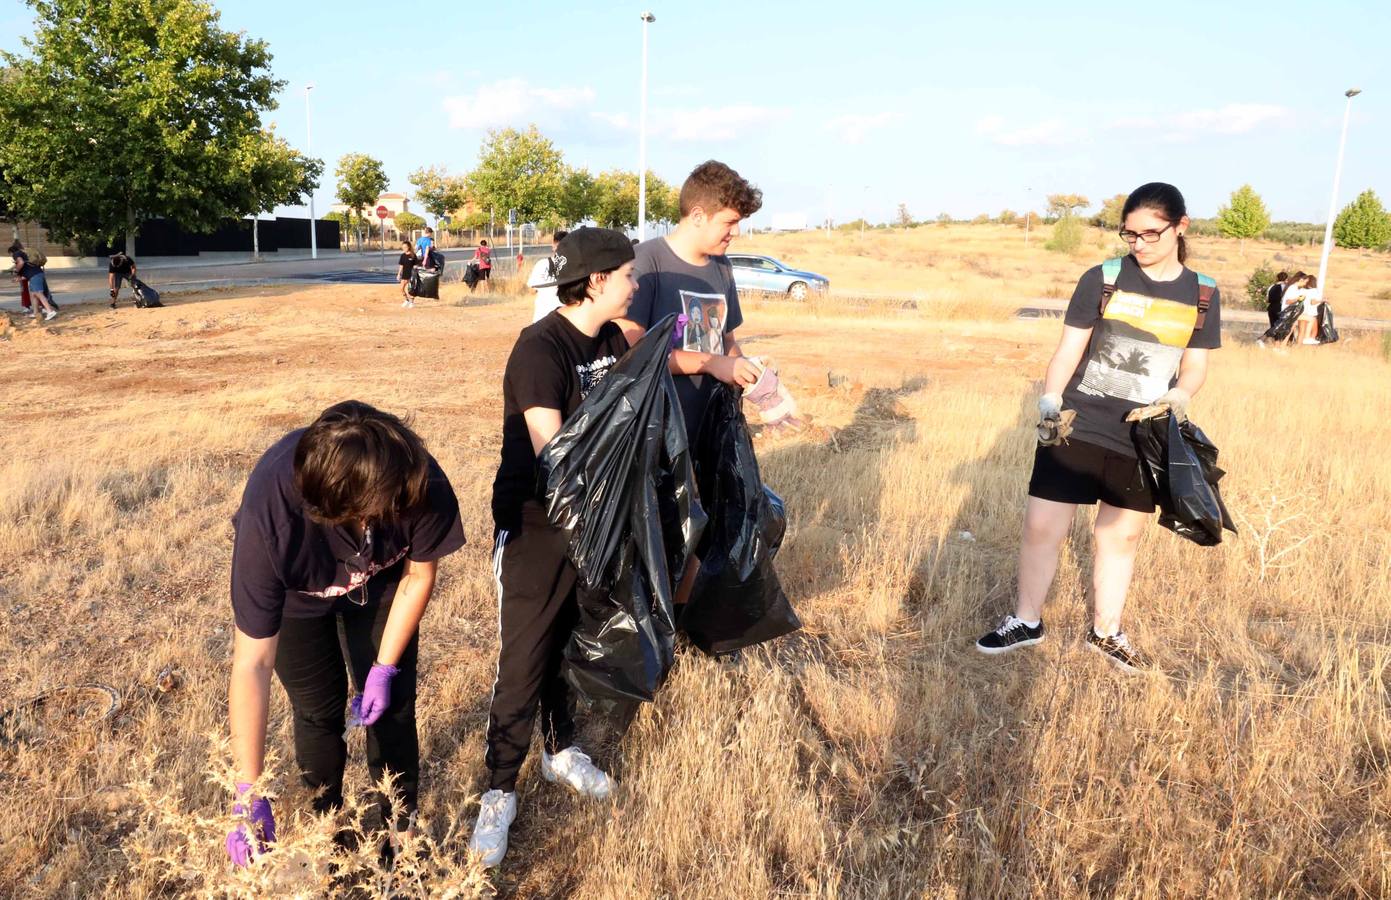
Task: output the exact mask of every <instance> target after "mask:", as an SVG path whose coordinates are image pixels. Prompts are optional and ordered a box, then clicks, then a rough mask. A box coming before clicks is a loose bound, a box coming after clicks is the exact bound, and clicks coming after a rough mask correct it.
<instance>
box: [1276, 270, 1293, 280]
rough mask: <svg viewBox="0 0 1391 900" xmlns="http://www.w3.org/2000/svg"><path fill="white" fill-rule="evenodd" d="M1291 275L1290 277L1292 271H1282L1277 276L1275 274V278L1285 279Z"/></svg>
mask: <svg viewBox="0 0 1391 900" xmlns="http://www.w3.org/2000/svg"><path fill="white" fill-rule="evenodd" d="M1289 277H1290V273H1289V272H1281V273H1280V274H1279V275H1276V276H1275V280H1276V281H1284V280H1285V279H1286V278H1289Z"/></svg>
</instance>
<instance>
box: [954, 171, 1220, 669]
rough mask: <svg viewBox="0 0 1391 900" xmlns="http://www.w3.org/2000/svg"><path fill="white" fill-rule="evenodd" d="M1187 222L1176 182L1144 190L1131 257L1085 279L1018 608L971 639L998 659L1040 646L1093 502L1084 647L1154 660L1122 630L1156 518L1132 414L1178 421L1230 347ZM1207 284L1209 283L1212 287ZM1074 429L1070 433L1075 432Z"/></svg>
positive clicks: (1047, 434) (1055, 383) (1128, 224)
mask: <svg viewBox="0 0 1391 900" xmlns="http://www.w3.org/2000/svg"><path fill="white" fill-rule="evenodd" d="M1188 227H1189V219H1188V214H1187V210H1186V208H1185V205H1184V200H1183V195H1182V194H1181V193H1179V190H1178V189H1177V188H1175V187H1174V186H1173V185H1169V184H1163V183H1160V182H1153V183H1150V184H1145V185H1142V186H1140V187H1139V188H1137V189H1136V190H1135V192H1134V193H1132V194H1131V195H1130V196H1129V197H1128V198H1127V199H1126V202H1125V207H1124V209H1123V212H1122V226H1121V237H1122V238H1123V239H1124V240H1125V241H1126V243H1127V244H1128V245H1129V247H1130V254H1129V255H1128V256H1126V257H1124V258H1122V259H1120V260H1119V261H1116V260H1112V261H1110V262H1108V263H1107V264H1105V265H1102V266H1096V267H1094V268H1092V269H1090V270H1088V271H1087V272H1086V273H1085V274H1083V276H1082V278H1081V279H1080V280H1079V281H1078V282H1077V288H1076V290H1075V291H1074V292H1073V295H1072V301H1071V302H1070V303H1069V305H1068V310H1067V314H1066V317H1065V318H1064V326H1063V334H1062V339H1061V340H1060V341H1059V343H1058V348H1057V350H1056V351H1055V352H1054V354H1053V358H1052V361H1051V362H1050V363H1049V364H1048V371H1047V373H1046V375H1045V378H1044V384H1043V394H1042V396H1041V397H1039V401H1038V409H1039V415H1040V417H1041V421H1040V425H1039V446H1038V447H1037V449H1036V452H1035V455H1034V468H1033V475H1032V477H1031V478H1030V481H1029V500H1028V505H1027V506H1026V508H1025V512H1024V533H1023V539H1022V541H1021V544H1020V548H1019V580H1018V594H1017V599H1016V601H1015V606H1014V610H1013V611H1012V612H1011V613H1010V614H1009V615H1007V616H1005V618H1004V620H1003V621H1002V622H1001V623H1000V625H999V627H998V628H996V629H995V630H994V631H991V632H989V633H987V634H985V635H984V636H983V637H981V638H980V639H979V640H978V641H976V649H977V650H979V651H980V652H982V653H985V654H990V655H997V654H1003V653H1008V652H1010V651H1013V650H1017V649H1019V648H1021V647H1028V646H1032V645H1035V644H1038V643H1040V642H1042V641H1043V637H1044V627H1043V604H1044V600H1045V599H1046V598H1047V596H1048V591H1049V589H1050V588H1051V587H1052V584H1053V578H1054V575H1055V574H1056V573H1057V570H1058V557H1059V554H1060V552H1061V550H1062V545H1063V541H1064V540H1066V539H1067V535H1068V533H1069V531H1070V530H1071V528H1072V521H1073V517H1074V515H1075V513H1076V510H1077V507H1078V506H1079V505H1087V506H1092V505H1094V506H1096V507H1097V511H1096V519H1095V523H1094V525H1093V528H1092V535H1093V539H1094V541H1095V562H1094V570H1093V573H1092V592H1093V597H1092V600H1093V615H1092V623H1091V626H1090V627H1089V628H1087V631H1086V637H1085V642H1086V646H1087V647H1088V648H1089V649H1091V650H1093V651H1095V652H1097V653H1100V654H1101V655H1103V656H1104V657H1106V658H1107V659H1108V660H1109V661H1110V662H1111V663H1113V664H1114V665H1116V666H1118V667H1120V668H1122V669H1126V670H1137V669H1140V668H1143V667H1145V666H1146V665H1147V663H1146V662H1145V660H1144V658H1143V657H1142V656H1141V655H1140V654H1139V652H1138V651H1137V650H1136V649H1135V647H1134V645H1133V644H1132V643H1131V641H1130V639H1129V637H1127V635H1126V633H1125V632H1124V631H1122V630H1121V612H1122V610H1123V609H1124V608H1125V601H1126V595H1127V593H1128V591H1129V589H1130V580H1131V574H1132V573H1133V571H1134V568H1135V552H1136V549H1137V547H1138V545H1139V540H1140V535H1141V534H1142V533H1143V532H1144V529H1145V526H1146V525H1147V524H1148V522H1149V520H1150V517H1151V515H1152V514H1153V512H1154V509H1155V499H1154V497H1153V495H1152V493H1151V490H1150V487H1149V485H1148V484H1147V483H1146V481H1145V478H1144V476H1143V474H1142V472H1141V469H1140V464H1139V460H1138V457H1137V454H1136V449H1135V445H1134V443H1133V442H1132V439H1131V425H1130V423H1128V422H1127V421H1126V415H1127V414H1128V413H1130V412H1131V411H1132V410H1135V409H1138V408H1140V407H1144V406H1164V407H1167V408H1168V410H1169V412H1170V414H1172V415H1174V416H1177V417H1179V418H1180V419H1182V418H1185V417H1186V416H1187V409H1188V404H1189V401H1190V400H1192V398H1193V395H1194V394H1196V393H1197V392H1198V391H1199V390H1200V389H1201V388H1202V386H1203V383H1204V382H1205V381H1206V380H1207V366H1208V351H1209V350H1213V349H1216V348H1217V347H1219V346H1220V345H1221V307H1220V297H1219V296H1218V293H1217V291H1216V288H1215V286H1213V283H1212V282H1211V281H1210V280H1207V279H1201V278H1200V276H1199V275H1198V274H1197V273H1196V272H1194V271H1192V270H1191V269H1189V268H1187V267H1186V266H1185V265H1184V261H1185V260H1186V259H1187V257H1188V246H1187V242H1186V239H1185V238H1184V232H1186V231H1187V230H1188ZM1205 285H1206V286H1205ZM1069 430H1070V434H1069V433H1068V432H1069Z"/></svg>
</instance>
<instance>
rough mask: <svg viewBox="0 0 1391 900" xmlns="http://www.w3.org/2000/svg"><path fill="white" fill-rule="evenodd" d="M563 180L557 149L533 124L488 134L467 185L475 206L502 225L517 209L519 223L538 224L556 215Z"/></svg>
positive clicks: (564, 173)
mask: <svg viewBox="0 0 1391 900" xmlns="http://www.w3.org/2000/svg"><path fill="white" fill-rule="evenodd" d="M565 175H566V171H565V161H564V159H563V157H562V156H561V153H560V150H558V149H557V148H556V146H555V144H553V143H551V141H550V140H549V139H548V138H546V137H545V136H543V135H542V134H541V132H540V131H538V130H537V129H536V126H535V125H532V126H530V127H528V128H527V129H526V131H518V130H517V129H515V128H505V129H503V130H501V131H490V132H488V137H487V139H486V140H485V141H484V142H483V148H482V150H481V151H480V153H479V160H478V166H477V167H476V168H475V169H474V170H473V171H472V172H470V173H469V174H468V175H467V176H466V183H467V185H468V193H469V196H470V197H472V198H473V200H474V202H476V203H477V204H478V205H479V206H480V207H481V208H482V209H485V210H486V209H493V210H496V212H497V215H498V218H499V219H500V220H501V221H504V222H505V221H506V219H507V211H508V210H510V209H515V210H516V211H517V219H518V221H520V222H540V221H542V220H545V219H547V218H551V217H555V216H558V215H560V211H561V205H562V202H563V200H564V197H565Z"/></svg>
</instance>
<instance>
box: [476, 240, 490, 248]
mask: <svg viewBox="0 0 1391 900" xmlns="http://www.w3.org/2000/svg"><path fill="white" fill-rule="evenodd" d="M478 246H480V247H486V246H488V239H487V238H484V239H483V240H481V241H479V242H478Z"/></svg>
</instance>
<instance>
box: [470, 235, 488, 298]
mask: <svg viewBox="0 0 1391 900" xmlns="http://www.w3.org/2000/svg"><path fill="white" fill-rule="evenodd" d="M473 265H474V269H475V270H476V271H477V272H478V281H492V280H493V248H491V247H489V246H488V239H487V238H484V239H483V240H481V241H479V242H478V249H476V250H474V251H473ZM476 287H478V284H477V282H475V283H474V284H473V285H472V286H470V287H469V290H470V291H472V290H473V289H474V288H476Z"/></svg>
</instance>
